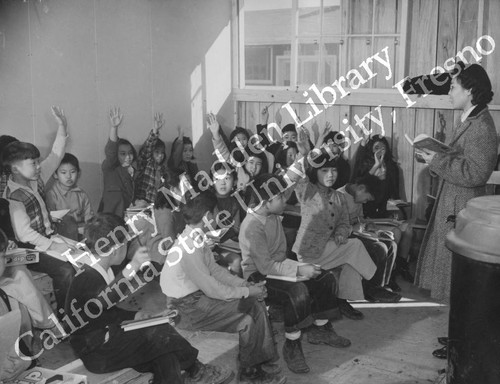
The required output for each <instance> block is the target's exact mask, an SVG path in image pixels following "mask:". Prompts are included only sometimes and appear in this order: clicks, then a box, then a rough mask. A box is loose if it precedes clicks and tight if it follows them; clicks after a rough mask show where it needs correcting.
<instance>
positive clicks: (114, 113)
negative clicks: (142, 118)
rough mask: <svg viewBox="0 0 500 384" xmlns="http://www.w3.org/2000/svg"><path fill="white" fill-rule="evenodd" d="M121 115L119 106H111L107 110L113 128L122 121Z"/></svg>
mask: <svg viewBox="0 0 500 384" xmlns="http://www.w3.org/2000/svg"><path fill="white" fill-rule="evenodd" d="M122 120H123V115H122V113H121V111H120V108H118V107H113V108H111V109H110V110H109V122H110V123H111V126H112V127H113V128H118V127H119V126H120V124H121V123H122Z"/></svg>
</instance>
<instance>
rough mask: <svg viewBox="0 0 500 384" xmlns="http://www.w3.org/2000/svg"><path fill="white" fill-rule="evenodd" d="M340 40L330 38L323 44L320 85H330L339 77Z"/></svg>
mask: <svg viewBox="0 0 500 384" xmlns="http://www.w3.org/2000/svg"><path fill="white" fill-rule="evenodd" d="M340 47H341V46H340V39H334V38H331V39H329V40H328V42H326V41H325V43H324V44H323V58H322V60H321V61H322V64H323V65H322V68H323V73H322V77H323V78H322V79H320V83H322V85H327V84H332V83H333V82H334V81H335V80H336V79H338V77H339V71H340V68H339V62H340Z"/></svg>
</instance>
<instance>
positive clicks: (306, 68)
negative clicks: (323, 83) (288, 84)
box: [297, 41, 319, 86]
mask: <svg viewBox="0 0 500 384" xmlns="http://www.w3.org/2000/svg"><path fill="white" fill-rule="evenodd" d="M318 70H319V44H318V42H317V41H315V42H300V43H299V55H298V63H297V84H298V85H306V86H310V85H311V84H317V83H318V82H319V78H318Z"/></svg>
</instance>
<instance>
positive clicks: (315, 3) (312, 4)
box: [298, 0, 321, 36]
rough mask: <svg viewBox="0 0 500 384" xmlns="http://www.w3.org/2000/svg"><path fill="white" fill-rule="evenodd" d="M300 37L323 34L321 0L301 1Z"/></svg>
mask: <svg viewBox="0 0 500 384" xmlns="http://www.w3.org/2000/svg"><path fill="white" fill-rule="evenodd" d="M298 31H299V36H319V35H320V34H321V0H299V20H298Z"/></svg>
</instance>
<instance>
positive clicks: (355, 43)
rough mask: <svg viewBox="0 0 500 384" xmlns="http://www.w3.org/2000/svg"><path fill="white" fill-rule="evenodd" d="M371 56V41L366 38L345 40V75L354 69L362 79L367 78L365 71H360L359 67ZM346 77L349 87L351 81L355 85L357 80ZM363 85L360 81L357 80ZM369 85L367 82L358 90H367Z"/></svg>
mask: <svg viewBox="0 0 500 384" xmlns="http://www.w3.org/2000/svg"><path fill="white" fill-rule="evenodd" d="M371 56H372V46H371V39H370V38H368V37H350V38H348V39H347V68H346V70H345V74H346V75H347V73H348V72H349V71H350V70H351V69H355V70H357V71H359V73H360V74H361V75H362V77H363V79H364V80H366V79H367V78H368V76H367V74H366V71H364V70H363V69H361V68H360V67H359V65H360V64H361V63H362V62H363V61H365V60H366V59H367V58H369V57H371ZM347 76H348V80H347V82H348V86H349V87H351V84H350V82H351V81H353V82H354V84H357V82H358V80H356V79H353V76H350V75H347ZM359 81H360V82H361V83H363V81H362V80H359ZM369 87H370V83H369V82H367V83H365V84H363V85H361V86H360V88H369Z"/></svg>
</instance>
